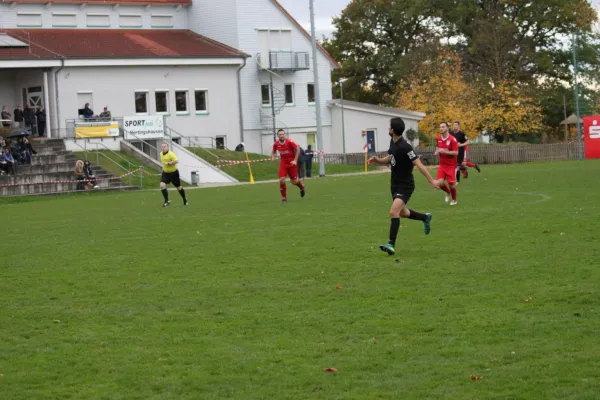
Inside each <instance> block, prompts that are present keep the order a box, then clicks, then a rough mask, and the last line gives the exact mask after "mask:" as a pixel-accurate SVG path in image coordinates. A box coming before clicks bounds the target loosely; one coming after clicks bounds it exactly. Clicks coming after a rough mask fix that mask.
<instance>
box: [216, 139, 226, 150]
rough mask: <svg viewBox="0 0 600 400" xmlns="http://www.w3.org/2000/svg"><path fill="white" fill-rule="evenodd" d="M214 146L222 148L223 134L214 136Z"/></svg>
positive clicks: (223, 142) (223, 143)
mask: <svg viewBox="0 0 600 400" xmlns="http://www.w3.org/2000/svg"><path fill="white" fill-rule="evenodd" d="M215 147H216V148H217V149H224V148H225V136H217V137H216V138H215Z"/></svg>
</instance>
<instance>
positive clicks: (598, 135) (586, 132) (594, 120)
mask: <svg viewBox="0 0 600 400" xmlns="http://www.w3.org/2000/svg"><path fill="white" fill-rule="evenodd" d="M583 139H584V145H585V158H600V115H596V116H592V117H583Z"/></svg>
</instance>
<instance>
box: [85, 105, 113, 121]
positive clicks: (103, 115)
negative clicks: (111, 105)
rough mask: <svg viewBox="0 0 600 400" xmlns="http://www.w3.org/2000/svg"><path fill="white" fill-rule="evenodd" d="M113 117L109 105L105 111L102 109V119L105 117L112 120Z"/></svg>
mask: <svg viewBox="0 0 600 400" xmlns="http://www.w3.org/2000/svg"><path fill="white" fill-rule="evenodd" d="M90 111H91V110H90ZM92 114H93V113H92ZM111 118H112V116H111V114H110V111H108V107H104V111H102V112H101V113H100V119H104V120H107V121H110V119H111Z"/></svg>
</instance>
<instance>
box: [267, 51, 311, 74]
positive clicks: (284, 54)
mask: <svg viewBox="0 0 600 400" xmlns="http://www.w3.org/2000/svg"><path fill="white" fill-rule="evenodd" d="M269 65H270V69H271V70H273V71H303V70H308V69H310V57H309V54H308V52H302V53H298V52H295V51H271V52H269Z"/></svg>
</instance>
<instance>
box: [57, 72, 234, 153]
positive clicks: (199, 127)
mask: <svg viewBox="0 0 600 400" xmlns="http://www.w3.org/2000/svg"><path fill="white" fill-rule="evenodd" d="M236 70H237V66H189V67H188V66H171V67H170V66H164V67H163V66H160V67H67V68H64V69H63V70H62V71H60V72H59V74H58V85H59V98H60V121H59V122H60V124H61V127H62V128H65V120H66V119H74V118H77V110H78V109H79V108H83V104H79V102H78V100H77V92H78V91H91V92H93V105H94V108H93V110H94V113H96V114H100V112H102V108H103V107H104V106H108V109H109V110H110V111H111V113H112V115H113V116H115V117H117V116H133V115H136V112H135V92H136V91H140V90H143V91H148V92H149V95H148V111H149V113H148V114H150V115H156V114H157V113H156V104H155V97H154V93H155V91H156V90H160V89H167V90H168V91H169V109H170V110H169V111H170V113H169V116H168V117H167V125H168V126H169V127H171V128H173V129H175V130H176V131H177V132H178V133H180V134H182V135H184V136H212V137H214V136H217V135H225V136H227V143H229V144H231V143H236V144H237V143H239V140H240V129H239V119H238V115H239V114H238V113H239V107H238V93H237V80H236ZM176 89H187V90H189V96H188V110H189V113H187V114H184V115H179V114H178V113H176V112H175V90H176ZM194 89H205V90H208V114H196V112H195V109H194V104H195V103H194Z"/></svg>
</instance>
